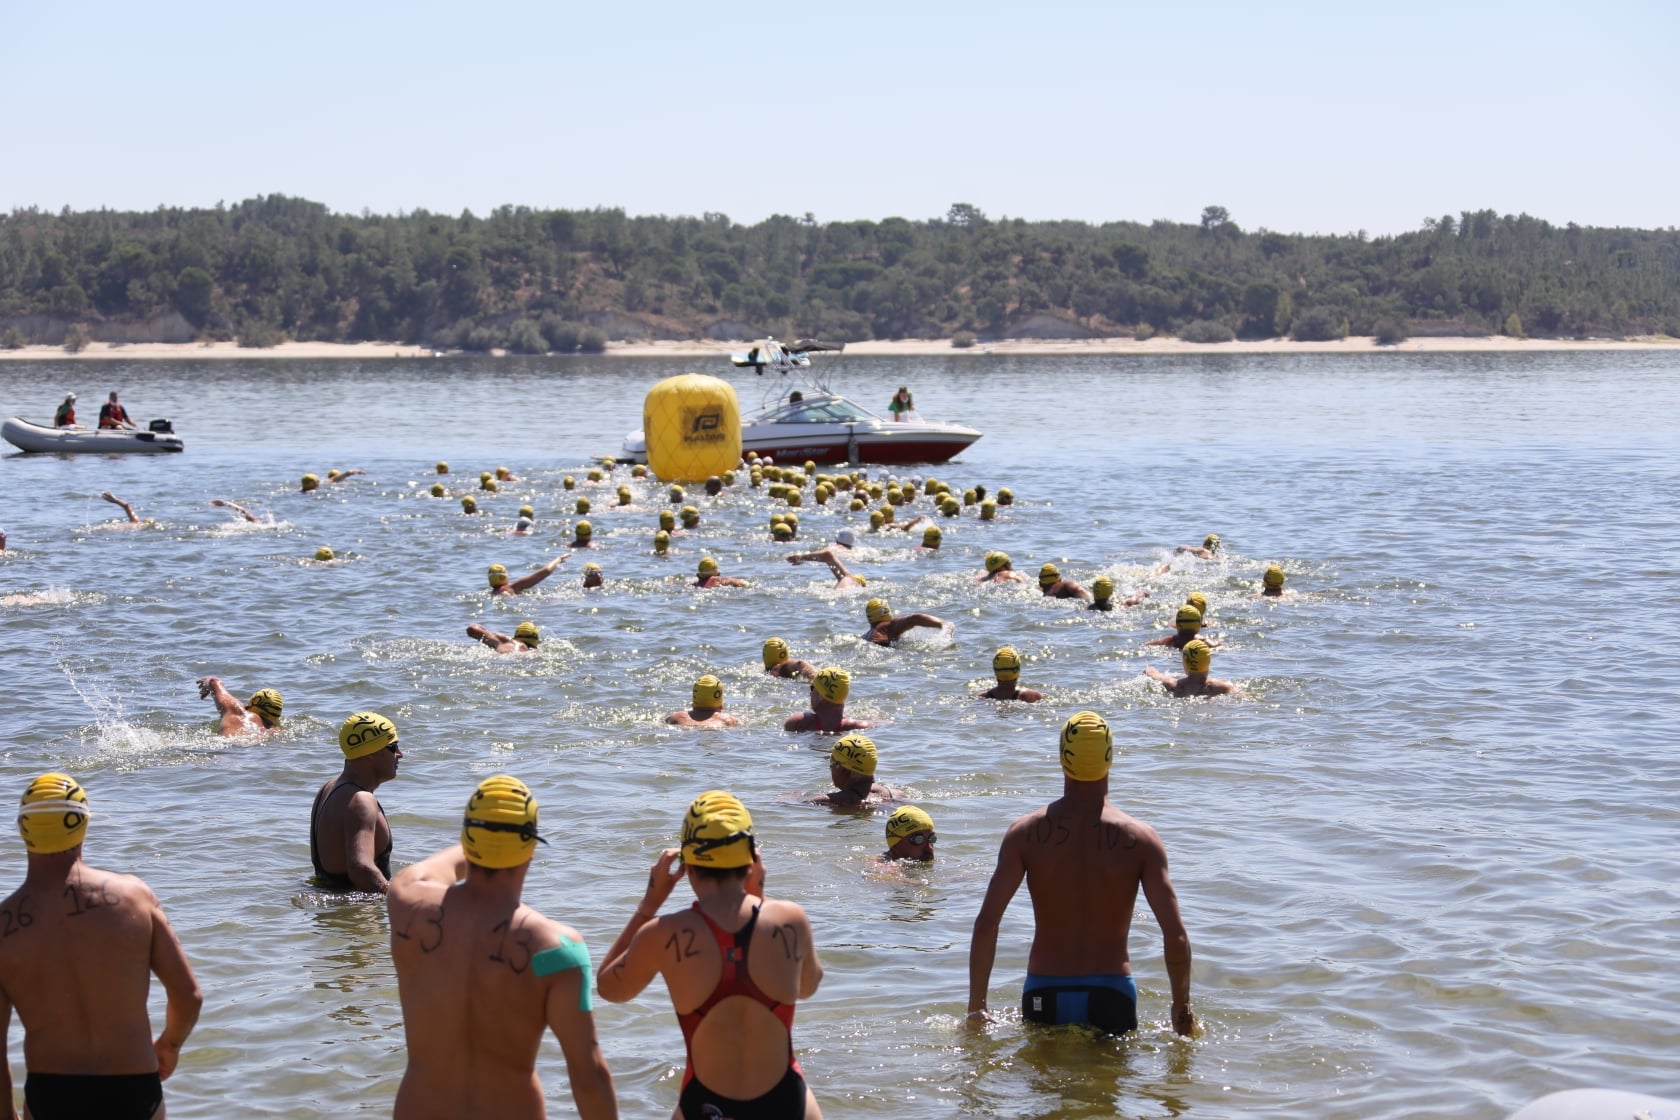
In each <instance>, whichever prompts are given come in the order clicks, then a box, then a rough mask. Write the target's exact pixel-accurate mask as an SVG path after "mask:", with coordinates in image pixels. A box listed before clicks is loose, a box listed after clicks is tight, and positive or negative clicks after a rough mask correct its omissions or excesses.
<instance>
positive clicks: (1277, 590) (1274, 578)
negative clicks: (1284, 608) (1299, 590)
mask: <svg viewBox="0 0 1680 1120" xmlns="http://www.w3.org/2000/svg"><path fill="white" fill-rule="evenodd" d="M1293 594H1294V592H1293V591H1285V590H1284V589H1283V569H1282V568H1280V567H1279V566H1278V565H1276V564H1268V565H1267V566H1266V571H1265V574H1263V575H1262V576H1261V577H1260V594H1258V595H1256V596H1254V597H1255V598H1256V599H1282V598H1285V597H1287V596H1289V595H1293Z"/></svg>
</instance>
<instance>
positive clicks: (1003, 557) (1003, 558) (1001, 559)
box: [986, 551, 1009, 572]
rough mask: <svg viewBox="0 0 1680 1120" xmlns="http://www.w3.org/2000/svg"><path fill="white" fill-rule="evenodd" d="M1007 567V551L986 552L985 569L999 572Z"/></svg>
mask: <svg viewBox="0 0 1680 1120" xmlns="http://www.w3.org/2000/svg"><path fill="white" fill-rule="evenodd" d="M1007 567H1009V553H1007V552H996V551H993V552H988V553H986V571H988V572H1001V571H1003V570H1004V569H1005V568H1007Z"/></svg>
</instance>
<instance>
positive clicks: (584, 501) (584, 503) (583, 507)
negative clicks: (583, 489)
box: [577, 498, 589, 514]
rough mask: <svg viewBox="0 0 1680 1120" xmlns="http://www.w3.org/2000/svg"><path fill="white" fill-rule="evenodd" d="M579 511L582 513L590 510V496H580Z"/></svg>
mask: <svg viewBox="0 0 1680 1120" xmlns="http://www.w3.org/2000/svg"><path fill="white" fill-rule="evenodd" d="M577 511H578V513H580V514H583V513H588V512H589V499H588V498H579V499H578V500H577Z"/></svg>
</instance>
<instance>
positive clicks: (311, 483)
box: [303, 474, 321, 494]
mask: <svg viewBox="0 0 1680 1120" xmlns="http://www.w3.org/2000/svg"><path fill="white" fill-rule="evenodd" d="M320 485H321V478H320V476H319V475H313V474H306V475H304V476H303V491H304V493H306V494H307V493H308V492H309V491H311V490H313V489H315V488H316V487H318V486H320Z"/></svg>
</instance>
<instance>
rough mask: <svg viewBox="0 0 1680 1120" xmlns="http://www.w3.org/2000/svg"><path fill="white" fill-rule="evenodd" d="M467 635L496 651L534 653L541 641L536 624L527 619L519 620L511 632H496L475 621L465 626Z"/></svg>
mask: <svg viewBox="0 0 1680 1120" xmlns="http://www.w3.org/2000/svg"><path fill="white" fill-rule="evenodd" d="M467 637H469V638H477V639H478V640H479V641H481V642H483V643H484V644H485V645H487V646H489V647H490V648H491V649H493V650H495V651H496V652H497V653H536V652H537V645H538V643H539V642H540V641H541V638H539V637H538V635H537V624H536V623H534V622H531V621H529V620H526V621H525V622H521V623H520V624H519V625H518V626H517V627H515V628H514V631H513V633H511V634H501V633H497V632H496V631H495V630H490V629H488V628H486V627H483V626H480V625H479V624H478V623H476V622H475V623H473V624H472V625H471V626H469V627H467Z"/></svg>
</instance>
